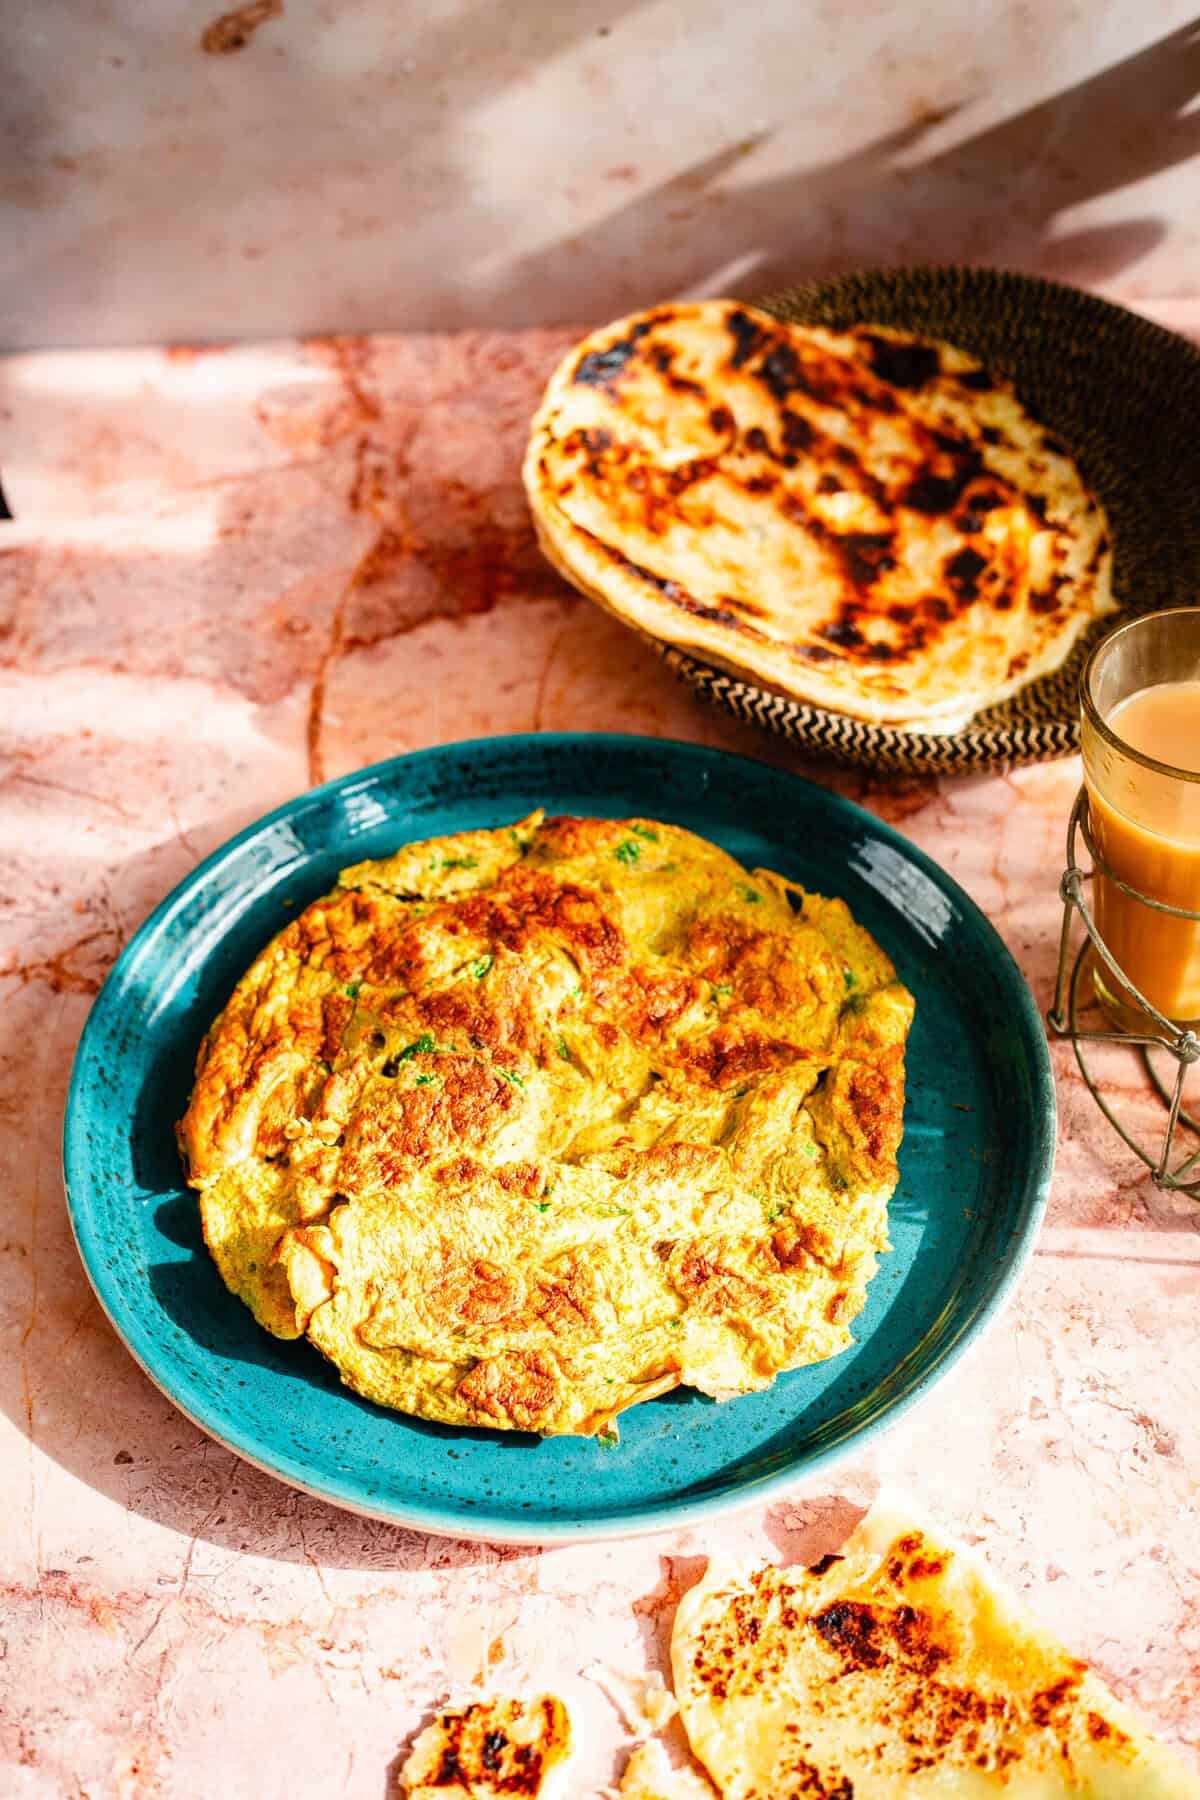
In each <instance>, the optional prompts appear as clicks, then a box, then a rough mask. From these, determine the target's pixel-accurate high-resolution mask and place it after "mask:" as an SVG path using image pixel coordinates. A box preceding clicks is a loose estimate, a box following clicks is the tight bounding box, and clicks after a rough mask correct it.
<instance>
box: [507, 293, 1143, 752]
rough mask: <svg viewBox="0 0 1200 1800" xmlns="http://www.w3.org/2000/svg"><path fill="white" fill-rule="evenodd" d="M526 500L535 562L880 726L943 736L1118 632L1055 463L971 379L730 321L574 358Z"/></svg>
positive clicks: (819, 338) (553, 397)
mask: <svg viewBox="0 0 1200 1800" xmlns="http://www.w3.org/2000/svg"><path fill="white" fill-rule="evenodd" d="M525 485H526V490H527V493H528V496H529V502H530V507H531V510H532V513H533V517H534V520H535V522H536V525H537V530H538V534H539V539H540V541H541V544H542V548H543V550H544V551H545V553H546V555H547V557H548V558H549V559H550V561H551V562H553V563H554V564H555V566H556V567H557V568H558V569H559V570H560V571H561V572H562V574H563V575H565V576H566V577H567V579H568V580H570V581H572V582H573V583H574V584H575V585H576V586H577V587H579V588H580V589H582V590H583V591H584V592H585V593H587V594H589V595H590V596H591V597H592V598H593V599H595V600H597V601H599V602H600V603H601V604H602V605H604V606H606V607H608V608H609V609H610V610H611V611H613V612H615V613H617V614H618V615H619V616H621V617H622V618H624V619H625V620H627V621H628V622H629V623H631V624H633V625H635V626H637V627H638V628H639V629H641V630H643V631H646V632H648V633H650V634H652V635H653V636H654V637H656V638H659V639H662V640H664V641H665V642H668V643H671V644H675V645H678V646H679V647H681V648H683V649H686V650H689V651H692V652H694V653H696V654H697V655H699V656H702V657H704V658H707V659H708V660H709V661H711V662H715V663H717V664H719V665H721V666H722V667H725V668H727V669H730V670H733V671H734V672H736V673H740V674H746V675H749V676H750V677H752V678H753V679H754V680H756V681H759V682H761V683H764V684H765V685H767V686H769V687H772V688H775V689H777V690H779V691H780V692H782V693H785V694H788V695H791V696H793V697H796V698H799V699H802V700H808V701H811V702H813V703H815V704H818V705H822V706H828V707H832V708H835V709H837V710H839V711H842V712H845V713H849V714H851V715H853V716H854V717H857V718H861V719H866V720H871V721H873V722H876V723H881V724H882V723H887V724H903V725H910V726H912V727H914V728H918V727H919V728H920V729H922V730H926V731H947V730H952V729H957V728H958V727H959V726H960V725H961V724H963V723H964V722H965V720H966V719H967V718H969V717H970V716H971V715H972V714H973V713H975V712H976V711H978V710H979V709H980V708H982V707H984V706H989V705H992V704H994V703H996V702H998V701H1000V700H1003V699H1005V698H1007V697H1008V696H1009V695H1011V694H1013V693H1014V692H1016V691H1017V689H1019V688H1021V687H1023V686H1024V685H1025V684H1026V683H1028V682H1030V681H1032V680H1034V679H1036V678H1037V677H1038V676H1040V675H1044V674H1046V673H1048V672H1049V671H1051V670H1053V669H1055V668H1058V667H1059V666H1060V665H1061V664H1062V662H1063V661H1064V660H1065V659H1066V657H1067V655H1068V654H1069V653H1070V650H1071V647H1072V645H1073V644H1074V643H1075V641H1076V639H1077V638H1078V636H1079V634H1080V633H1081V632H1082V631H1083V630H1084V629H1085V628H1086V627H1087V626H1088V625H1089V624H1090V623H1091V622H1092V620H1094V619H1096V618H1098V617H1100V616H1101V615H1102V614H1104V613H1106V612H1109V611H1111V610H1112V609H1113V601H1112V596H1111V590H1110V562H1111V557H1110V551H1109V538H1108V530H1107V526H1106V522H1105V519H1104V515H1103V513H1102V511H1101V508H1100V506H1099V504H1098V502H1097V501H1096V500H1095V498H1094V497H1093V496H1092V495H1091V494H1090V493H1089V491H1088V489H1087V487H1086V486H1085V484H1084V482H1083V479H1082V477H1081V475H1080V473H1079V471H1078V469H1077V468H1076V466H1075V464H1074V462H1073V461H1072V460H1071V456H1070V453H1069V451H1068V449H1067V448H1066V447H1065V446H1064V445H1062V444H1061V443H1058V442H1057V441H1056V440H1055V439H1054V438H1053V437H1052V435H1051V434H1050V433H1048V432H1047V431H1045V430H1044V429H1043V428H1042V427H1041V426H1040V425H1039V424H1038V423H1037V422H1036V421H1035V420H1033V419H1032V418H1031V417H1030V416H1029V414H1028V412H1027V411H1026V410H1025V409H1024V408H1023V407H1022V405H1021V403H1020V402H1019V400H1018V399H1017V397H1016V395H1015V394H1014V392H1013V390H1012V388H1011V387H1010V386H1009V385H1008V384H1007V383H1006V382H1003V381H1001V380H999V379H998V378H993V377H992V376H991V375H989V374H988V372H987V371H986V370H984V369H983V368H982V367H981V365H980V364H979V363H978V362H976V361H975V360H974V359H973V358H972V357H969V356H967V355H966V354H965V353H963V352H962V351H959V350H956V349H954V348H952V347H950V346H948V345H945V344H937V343H933V342H929V341H925V340H922V339H919V338H916V337H913V336H912V335H911V334H906V333H903V332H898V331H893V330H887V329H884V328H882V327H876V326H869V325H864V326H861V327H858V328H856V329H854V330H852V331H847V332H841V333H833V332H829V331H825V330H821V329H819V328H816V327H807V326H798V325H791V324H786V323H783V322H781V321H780V320H777V319H773V318H771V317H769V316H768V315H767V314H765V313H760V312H756V311H754V310H752V309H751V308H749V307H745V306H741V305H739V304H738V303H736V302H733V301H704V302H697V303H695V304H687V305H682V304H681V305H675V306H661V307H657V308H655V309H654V310H653V311H650V312H647V313H643V314H637V315H634V316H632V317H630V318H627V319H623V320H621V321H619V322H618V323H616V324H614V325H610V326H607V327H605V328H604V329H603V330H602V331H598V332H595V333H593V334H592V335H591V336H590V337H589V338H587V339H585V340H584V341H583V343H582V344H580V345H579V346H577V348H576V349H575V350H573V351H572V352H571V354H570V355H569V356H568V357H567V358H566V360H565V361H564V362H563V363H562V365H561V366H560V368H559V369H558V370H557V372H556V373H555V374H554V375H553V377H552V378H551V380H550V383H549V385H548V387H547V389H546V394H545V397H544V399H543V402H542V405H541V407H540V409H539V411H538V413H537V416H536V418H535V419H534V422H533V428H532V433H531V437H530V442H529V448H528V452H527V456H526V460H525Z"/></svg>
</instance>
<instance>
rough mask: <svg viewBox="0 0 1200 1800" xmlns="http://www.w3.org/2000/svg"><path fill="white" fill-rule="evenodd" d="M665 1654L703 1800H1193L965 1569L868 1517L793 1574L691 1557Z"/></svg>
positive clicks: (967, 1565)
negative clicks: (804, 1799) (694, 1581)
mask: <svg viewBox="0 0 1200 1800" xmlns="http://www.w3.org/2000/svg"><path fill="white" fill-rule="evenodd" d="M671 1655H672V1662H673V1665H674V1674H675V1693H676V1697H677V1698H678V1700H679V1705H680V1711H681V1713H682V1715H683V1721H684V1724H685V1726H686V1728H687V1734H688V1738H689V1740H690V1742H691V1745H692V1749H693V1750H694V1751H695V1753H696V1755H697V1756H698V1757H699V1758H700V1761H701V1762H702V1763H703V1764H704V1765H705V1767H706V1768H707V1769H708V1772H709V1774H710V1775H711V1776H712V1778H713V1780H714V1781H715V1783H716V1785H717V1788H718V1789H719V1791H720V1794H721V1796H722V1800H781V1797H782V1796H784V1795H792V1794H795V1795H800V1794H803V1795H805V1796H812V1800H821V1797H822V1796H823V1797H824V1800H923V1797H925V1796H928V1800H988V1797H989V1796H994V1797H995V1800H1001V1797H1003V1800H1057V1797H1059V1796H1062V1797H1063V1800H1066V1797H1067V1796H1073V1797H1074V1800H1200V1781H1198V1780H1197V1779H1196V1778H1195V1776H1193V1775H1190V1774H1189V1773H1188V1771H1187V1770H1186V1769H1184V1768H1183V1766H1182V1765H1181V1764H1180V1763H1178V1762H1177V1761H1176V1760H1175V1759H1174V1758H1173V1757H1172V1756H1170V1755H1169V1754H1168V1752H1167V1751H1166V1750H1165V1748H1164V1747H1163V1746H1162V1745H1161V1744H1160V1743H1158V1742H1157V1741H1156V1740H1155V1739H1153V1738H1152V1737H1150V1736H1149V1735H1148V1733H1147V1732H1146V1731H1145V1729H1144V1727H1143V1726H1142V1725H1141V1723H1140V1721H1139V1720H1138V1719H1137V1718H1136V1717H1135V1716H1134V1715H1133V1714H1132V1713H1131V1712H1130V1711H1129V1710H1128V1708H1126V1707H1124V1706H1123V1705H1121V1703H1120V1702H1119V1701H1118V1700H1116V1699H1115V1698H1114V1696H1113V1695H1112V1694H1111V1693H1110V1692H1109V1691H1108V1689H1107V1688H1106V1687H1105V1686H1104V1685H1103V1683H1102V1682H1101V1681H1100V1680H1099V1679H1098V1677H1097V1676H1095V1675H1093V1674H1092V1673H1091V1671H1090V1670H1089V1669H1088V1668H1087V1666H1086V1664H1084V1663H1082V1662H1080V1661H1079V1660H1078V1659H1077V1658H1076V1657H1074V1656H1071V1655H1070V1654H1069V1653H1068V1652H1067V1651H1066V1650H1064V1649H1063V1648H1062V1646H1061V1645H1060V1644H1058V1643H1057V1642H1056V1641H1055V1640H1054V1639H1053V1638H1052V1637H1051V1636H1050V1635H1049V1634H1048V1633H1047V1632H1046V1631H1044V1630H1043V1629H1042V1627H1041V1626H1040V1625H1039V1624H1038V1623H1037V1621H1036V1620H1035V1619H1034V1618H1033V1617H1032V1615H1031V1614H1030V1613H1029V1612H1028V1611H1027V1610H1026V1608H1025V1607H1024V1606H1023V1605H1022V1604H1021V1603H1020V1602H1019V1601H1017V1600H1016V1599H1015V1598H1013V1597H1012V1596H1010V1595H1009V1594H1007V1593H1005V1592H1004V1591H1003V1589H1002V1588H1001V1587H1000V1586H999V1584H998V1583H997V1582H996V1581H995V1579H994V1578H993V1577H992V1576H991V1575H990V1574H989V1573H988V1571H987V1569H986V1567H985V1566H984V1565H983V1564H982V1563H981V1562H980V1561H979V1560H978V1559H977V1558H976V1557H974V1556H973V1555H972V1554H971V1553H970V1552H969V1551H968V1550H966V1549H965V1548H963V1547H962V1546H956V1545H953V1544H950V1543H947V1542H945V1541H942V1540H941V1539H939V1538H937V1537H935V1536H934V1535H933V1534H932V1533H931V1532H930V1531H929V1530H927V1529H925V1528H923V1527H919V1526H916V1525H914V1524H913V1523H912V1522H911V1520H907V1519H904V1518H900V1517H895V1516H890V1515H889V1514H888V1513H887V1512H886V1511H884V1510H883V1509H882V1508H876V1509H874V1510H873V1511H872V1512H871V1513H869V1514H868V1515H867V1517H866V1518H865V1519H864V1520H863V1521H862V1522H861V1524H860V1525H859V1527H858V1529H857V1530H856V1531H855V1532H854V1533H853V1535H852V1536H851V1537H850V1539H849V1540H848V1541H847V1543H846V1544H845V1545H844V1546H843V1550H842V1553H841V1555H840V1556H827V1557H825V1558H823V1560H822V1561H821V1562H819V1563H818V1564H817V1565H816V1566H815V1567H814V1568H812V1569H780V1568H773V1567H762V1568H754V1569H738V1568H735V1567H733V1566H732V1565H727V1566H720V1565H717V1564H710V1565H709V1569H708V1573H707V1574H706V1575H705V1577H704V1580H703V1581H702V1582H701V1583H700V1584H699V1586H698V1587H695V1588H693V1589H691V1591H690V1592H689V1593H687V1594H685V1595H684V1598H683V1600H682V1602H681V1603H680V1606H679V1610H678V1613H677V1615H676V1619H675V1629H674V1636H673V1640H672V1646H671Z"/></svg>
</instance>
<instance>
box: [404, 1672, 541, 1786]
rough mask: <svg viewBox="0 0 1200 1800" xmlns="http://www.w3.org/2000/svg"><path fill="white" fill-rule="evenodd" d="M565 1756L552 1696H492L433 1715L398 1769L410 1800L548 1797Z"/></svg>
mask: <svg viewBox="0 0 1200 1800" xmlns="http://www.w3.org/2000/svg"><path fill="white" fill-rule="evenodd" d="M570 1757H571V1723H570V1720H569V1718H568V1717H567V1709H566V1707H565V1706H564V1705H563V1703H562V1701H561V1700H556V1699H555V1698H554V1696H553V1695H552V1694H542V1695H540V1696H538V1697H537V1698H536V1699H533V1700H510V1699H503V1698H500V1697H499V1696H496V1697H494V1698H492V1699H489V1700H476V1701H474V1702H472V1703H471V1704H470V1705H469V1706H463V1707H456V1708H453V1709H451V1710H448V1711H446V1712H442V1713H439V1714H438V1716H437V1717H436V1718H435V1719H434V1720H433V1722H432V1724H430V1725H427V1726H426V1727H425V1729H424V1731H422V1732H421V1734H420V1736H419V1737H418V1738H417V1739H416V1740H415V1742H414V1743H413V1747H412V1751H411V1753H410V1755H409V1757H408V1760H407V1762H406V1763H405V1765H404V1767H403V1769H402V1770H401V1772H400V1779H401V1780H402V1781H403V1783H404V1786H405V1792H406V1793H407V1794H408V1795H409V1800H500V1797H501V1796H502V1795H509V1796H511V1797H512V1800H553V1796H554V1795H561V1794H563V1793H564V1792H565V1789H564V1786H563V1781H564V1777H565V1775H566V1770H567V1764H568V1762H569V1761H570Z"/></svg>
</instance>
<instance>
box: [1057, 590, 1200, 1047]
mask: <svg viewBox="0 0 1200 1800" xmlns="http://www.w3.org/2000/svg"><path fill="white" fill-rule="evenodd" d="M1179 684H1185V685H1183V686H1180V685H1179ZM1168 688H1169V690H1170V691H1169V692H1151V691H1150V690H1164V689H1168ZM1193 701H1194V703H1195V709H1194V711H1193V710H1192V703H1193ZM1081 707H1082V746H1083V771H1084V778H1085V780H1086V782H1087V789H1088V812H1089V820H1090V827H1091V834H1092V838H1093V841H1094V843H1095V845H1096V849H1097V851H1098V852H1099V855H1100V857H1101V859H1102V860H1103V861H1104V863H1106V864H1107V866H1108V868H1109V869H1110V870H1111V871H1112V873H1113V875H1115V876H1117V877H1118V878H1119V879H1120V880H1121V881H1123V882H1125V883H1126V884H1127V885H1128V886H1129V887H1131V888H1134V889H1136V890H1137V892H1138V893H1139V894H1143V895H1146V896H1148V897H1149V898H1150V899H1152V900H1157V901H1159V902H1161V903H1163V904H1165V905H1167V906H1171V907H1175V908H1178V909H1181V910H1183V911H1189V912H1194V913H1200V606H1187V607H1178V608H1175V609H1174V610H1172V611H1169V612H1159V613H1148V614H1147V615H1146V616H1145V617H1144V618H1141V619H1134V620H1133V621H1132V622H1131V623H1130V624H1128V625H1123V626H1121V627H1120V629H1119V630H1117V631H1114V632H1113V633H1112V634H1111V635H1110V636H1109V637H1106V638H1104V639H1102V641H1101V642H1100V643H1099V644H1098V645H1097V646H1096V648H1095V649H1094V650H1093V651H1092V654H1091V656H1090V657H1089V659H1088V663H1087V666H1086V668H1085V669H1084V672H1083V681H1082V683H1081ZM1156 708H1157V714H1156ZM1123 714H1125V715H1127V720H1128V723H1127V725H1126V729H1127V730H1128V731H1129V733H1130V735H1131V736H1136V737H1137V738H1138V741H1139V744H1140V745H1141V746H1142V747H1141V748H1135V746H1134V745H1133V744H1131V743H1130V742H1128V741H1127V740H1126V739H1125V738H1124V737H1122V715H1123ZM1135 717H1136V718H1137V720H1138V728H1137V730H1136V731H1135V730H1134V719H1135ZM1156 718H1157V723H1158V724H1159V725H1160V726H1165V724H1166V722H1167V721H1168V719H1169V720H1170V721H1171V729H1170V731H1166V732H1165V733H1164V732H1163V731H1160V732H1159V733H1158V735H1157V737H1156V733H1155V725H1156ZM1181 721H1182V725H1181ZM1160 742H1167V743H1169V744H1170V745H1171V747H1172V749H1173V751H1174V754H1175V757H1176V758H1177V759H1178V760H1173V761H1170V762H1167V761H1160V760H1159V759H1158V757H1157V756H1156V755H1154V754H1152V753H1151V750H1150V749H1149V748H1148V747H1147V746H1148V745H1150V744H1157V743H1160ZM1180 763H1183V764H1185V765H1190V766H1179V764H1180ZM1092 890H1093V891H1092V905H1093V911H1094V914H1095V919H1096V925H1097V928H1098V930H1099V932H1100V936H1101V937H1102V938H1103V940H1104V943H1105V944H1106V945H1107V947H1108V949H1109V951H1110V952H1111V954H1112V956H1113V957H1114V958H1115V960H1116V961H1117V962H1118V963H1119V964H1120V967H1121V969H1122V971H1123V973H1124V974H1125V975H1126V977H1127V978H1128V979H1129V981H1130V982H1131V983H1132V984H1133V985H1134V986H1135V987H1136V988H1138V989H1140V990H1141V992H1142V993H1143V994H1144V995H1145V997H1146V999H1147V1000H1149V1001H1150V1003H1151V1004H1152V1005H1153V1006H1156V1007H1157V1008H1158V1010H1159V1012H1161V1013H1163V1014H1165V1016H1166V1017H1167V1018H1168V1019H1170V1020H1171V1021H1172V1022H1173V1023H1174V1024H1177V1025H1181V1026H1195V1025H1197V1024H1200V919H1188V918H1181V917H1178V916H1176V915H1173V914H1171V913H1166V912H1159V911H1157V910H1156V909H1155V908H1154V907H1150V906H1147V905H1145V904H1144V902H1143V901H1141V900H1138V899H1135V898H1134V897H1132V896H1131V895H1129V894H1126V893H1124V892H1123V891H1122V890H1121V888H1119V887H1118V886H1117V885H1116V884H1115V883H1114V882H1113V881H1111V880H1110V879H1109V878H1108V877H1107V876H1106V875H1105V874H1103V873H1102V872H1101V871H1100V870H1099V869H1097V870H1096V874H1095V878H1094V881H1093V884H1092ZM1093 979H1094V985H1095V990H1096V997H1097V999H1098V1000H1099V1001H1100V1003H1101V1005H1102V1006H1103V1007H1104V1010H1105V1011H1106V1012H1107V1013H1108V1014H1109V1016H1110V1017H1111V1018H1112V1019H1113V1020H1114V1022H1115V1023H1117V1024H1118V1025H1120V1026H1121V1027H1122V1028H1123V1029H1125V1030H1130V1029H1132V1030H1137V1029H1138V1028H1139V1025H1140V1026H1141V1027H1142V1028H1144V1026H1145V1020H1146V1015H1145V1014H1144V1013H1143V1012H1142V1011H1141V1009H1140V1008H1137V1007H1136V1006H1134V1004H1133V1001H1132V997H1131V996H1130V995H1129V993H1128V992H1126V991H1125V990H1124V989H1123V988H1122V986H1121V984H1120V983H1118V982H1115V981H1114V980H1113V978H1112V976H1111V975H1110V974H1109V972H1108V971H1107V970H1106V969H1105V968H1104V967H1103V965H1102V964H1101V963H1100V961H1099V959H1098V958H1097V959H1096V960H1095V967H1094V977H1093Z"/></svg>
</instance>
